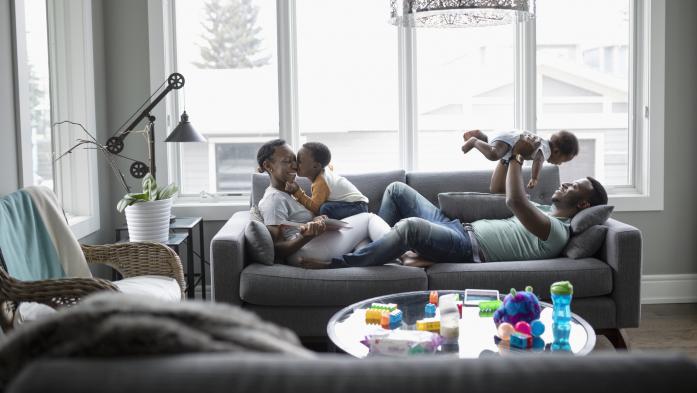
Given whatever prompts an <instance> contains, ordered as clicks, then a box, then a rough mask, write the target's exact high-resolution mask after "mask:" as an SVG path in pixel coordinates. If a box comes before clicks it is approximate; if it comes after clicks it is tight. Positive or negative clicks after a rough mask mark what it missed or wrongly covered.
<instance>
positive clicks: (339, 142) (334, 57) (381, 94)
mask: <svg viewBox="0 0 697 393" xmlns="http://www.w3.org/2000/svg"><path fill="white" fill-rule="evenodd" d="M295 4H296V11H295V14H296V21H297V22H296V23H297V35H296V40H297V63H298V68H297V69H298V77H297V80H298V82H297V86H298V88H297V89H298V111H299V113H298V125H299V129H300V143H303V142H306V141H314V142H323V143H325V144H326V145H327V146H329V147H330V149H331V152H332V163H333V165H334V167H335V168H336V169H337V171H340V172H343V173H346V172H369V171H375V170H376V168H383V169H394V168H398V167H399V138H398V135H397V129H398V120H399V117H398V116H399V101H398V100H397V97H398V92H397V88H398V86H399V85H398V73H397V46H396V45H395V43H396V42H397V29H395V28H394V26H390V25H389V24H388V23H385V11H384V10H385V2H382V1H375V0H352V1H343V2H339V1H313V0H298V1H296V3H295ZM338 15H341V17H333V16H338ZM358 21H360V23H357V22H358Z"/></svg>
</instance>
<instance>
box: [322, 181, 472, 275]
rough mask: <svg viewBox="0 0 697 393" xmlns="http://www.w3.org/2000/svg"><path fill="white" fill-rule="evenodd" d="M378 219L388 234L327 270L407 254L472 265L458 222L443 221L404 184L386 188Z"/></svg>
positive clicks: (382, 261)
mask: <svg viewBox="0 0 697 393" xmlns="http://www.w3.org/2000/svg"><path fill="white" fill-rule="evenodd" d="M379 215H380V217H382V218H383V219H384V220H385V221H386V222H387V223H388V224H389V225H390V226H393V228H392V230H390V232H389V233H387V234H386V235H385V236H383V237H382V238H381V239H379V240H378V241H375V242H373V243H370V244H369V245H367V246H365V247H363V248H360V249H358V250H356V251H354V252H353V253H350V254H345V255H343V257H342V258H335V259H333V260H332V263H331V267H351V266H375V265H384V264H385V263H388V262H392V261H393V260H394V259H396V258H398V257H399V256H401V255H402V254H404V252H405V251H408V250H414V251H416V252H417V253H418V254H419V255H420V256H421V257H423V258H425V259H428V260H431V261H433V262H456V263H460V262H472V261H473V258H472V244H471V243H470V239H469V236H468V234H467V233H466V232H465V230H464V229H463V228H462V224H461V223H460V221H458V220H450V219H449V218H447V217H446V216H445V215H444V214H443V212H441V211H440V209H438V208H437V207H436V206H434V205H433V204H432V203H431V202H429V201H428V199H426V198H424V197H423V196H422V195H421V194H419V193H418V192H417V191H416V190H414V189H413V188H411V187H409V186H408V185H406V184H404V183H399V182H395V183H392V184H390V185H389V186H388V187H387V189H386V190H385V194H384V195H383V197H382V204H381V205H380V212H379ZM403 217H406V218H404V219H402V218H403Z"/></svg>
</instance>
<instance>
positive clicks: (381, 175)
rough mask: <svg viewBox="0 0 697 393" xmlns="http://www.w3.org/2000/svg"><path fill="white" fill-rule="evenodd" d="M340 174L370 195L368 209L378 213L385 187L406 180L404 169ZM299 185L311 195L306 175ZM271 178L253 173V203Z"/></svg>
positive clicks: (256, 202) (257, 199) (364, 193)
mask: <svg viewBox="0 0 697 393" xmlns="http://www.w3.org/2000/svg"><path fill="white" fill-rule="evenodd" d="M339 174H340V175H342V176H344V177H346V179H348V181H350V182H351V183H353V185H354V186H356V187H357V188H358V190H359V191H360V192H362V193H363V195H365V196H366V197H368V210H369V211H370V212H372V213H377V212H378V210H379V209H380V203H381V202H382V194H383V193H384V192H385V188H387V186H388V185H389V184H390V183H392V182H396V181H399V182H402V183H405V182H406V175H405V172H404V171H403V170H401V169H400V170H394V171H384V172H371V173H361V174H355V175H352V174H346V175H345V174H343V173H339ZM297 182H298V185H299V186H300V187H301V188H302V189H303V190H304V191H305V193H306V194H307V195H310V181H309V180H308V179H306V178H304V177H298V179H297ZM269 183H270V180H269V175H268V174H266V173H254V174H252V195H251V201H250V203H251V205H252V206H257V205H258V204H259V201H260V200H261V198H262V197H263V196H264V191H265V190H266V188H267V187H268V186H269Z"/></svg>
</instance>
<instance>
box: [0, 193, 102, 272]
mask: <svg viewBox="0 0 697 393" xmlns="http://www.w3.org/2000/svg"><path fill="white" fill-rule="evenodd" d="M0 228H2V230H1V231H0V250H2V254H3V258H4V260H5V263H6V264H7V272H8V273H9V274H10V276H12V277H14V278H16V279H19V280H24V281H30V280H44V279H50V278H62V277H92V274H91V273H90V270H89V268H88V267H87V262H86V261H85V256H84V254H83V253H82V250H81V249H80V244H79V243H78V241H77V239H76V238H75V236H74V235H73V233H72V232H71V230H70V227H69V226H68V223H67V222H66V220H65V216H64V215H63V210H62V209H61V208H60V206H59V205H58V201H56V196H55V195H54V194H53V191H51V190H50V189H48V188H46V187H27V188H24V189H22V190H19V191H15V192H13V193H11V194H8V195H6V196H4V197H2V198H0Z"/></svg>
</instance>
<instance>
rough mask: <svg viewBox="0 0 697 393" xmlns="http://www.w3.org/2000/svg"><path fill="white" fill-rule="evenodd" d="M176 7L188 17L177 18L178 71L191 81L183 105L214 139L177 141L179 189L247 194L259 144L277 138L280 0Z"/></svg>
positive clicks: (208, 1)
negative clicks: (277, 38)
mask: <svg viewBox="0 0 697 393" xmlns="http://www.w3.org/2000/svg"><path fill="white" fill-rule="evenodd" d="M175 7H176V8H175V15H186V17H181V18H177V19H176V53H177V56H176V69H177V71H178V72H181V73H182V74H183V75H184V77H185V78H186V84H185V87H184V88H183V89H181V90H180V93H179V94H180V96H179V97H178V102H179V105H180V108H181V109H182V110H184V109H186V110H187V113H188V114H190V116H191V121H192V123H193V124H194V126H195V127H196V130H197V131H198V132H200V133H201V134H203V135H204V136H205V137H206V139H207V140H208V146H206V145H205V144H199V143H183V144H179V145H181V146H180V149H181V150H180V154H179V159H180V163H179V165H178V166H179V168H181V173H180V181H179V184H180V186H181V192H182V194H185V195H186V194H189V195H191V194H199V193H200V192H201V191H206V192H211V193H243V192H246V191H247V190H249V178H250V173H252V172H253V171H254V169H255V168H256V167H257V164H256V148H254V146H256V147H258V146H261V144H262V143H263V142H265V141H267V140H269V139H272V138H277V137H278V135H279V115H278V57H277V54H276V47H277V45H276V7H275V4H274V2H272V1H259V0H255V1H251V0H204V1H177V2H176V3H175ZM237 144H239V146H236V145H237ZM184 163H186V165H184Z"/></svg>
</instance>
